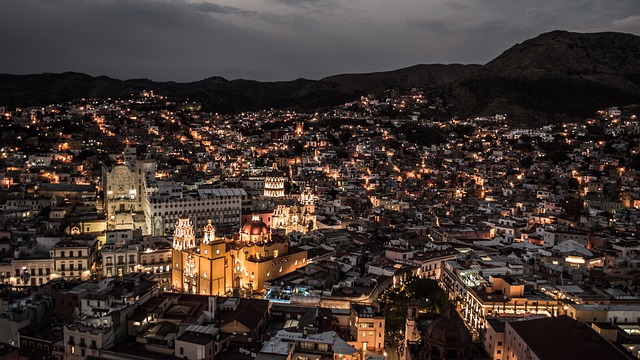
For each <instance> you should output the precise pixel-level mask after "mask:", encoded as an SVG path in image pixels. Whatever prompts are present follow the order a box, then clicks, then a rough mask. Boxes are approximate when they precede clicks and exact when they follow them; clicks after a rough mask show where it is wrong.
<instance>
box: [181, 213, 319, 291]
mask: <svg viewBox="0 0 640 360" xmlns="http://www.w3.org/2000/svg"><path fill="white" fill-rule="evenodd" d="M203 232H204V237H203V238H202V239H201V240H200V244H199V245H197V243H196V237H195V233H194V226H193V223H192V222H191V219H190V218H189V217H188V216H186V215H182V216H181V217H180V219H179V220H178V222H177V224H176V228H175V232H174V235H173V254H172V258H173V263H174V264H173V267H172V281H171V285H172V286H173V287H174V288H175V289H176V290H179V291H184V292H188V293H196V294H207V295H209V294H212V295H224V294H230V293H231V294H239V293H240V292H241V291H245V292H248V294H250V293H251V292H254V291H262V290H263V287H264V283H265V281H268V280H272V279H275V278H277V277H280V276H283V275H286V274H288V273H290V272H293V271H295V270H296V269H298V268H301V267H303V266H305V265H306V261H307V251H306V250H301V249H298V248H290V247H289V242H288V240H286V239H285V238H282V237H275V236H274V237H272V234H271V229H270V228H269V226H267V225H266V224H265V223H264V222H262V221H261V220H260V218H259V217H257V216H256V217H254V218H253V219H252V221H251V222H248V223H246V224H244V225H243V226H242V229H241V230H240V233H239V234H236V235H234V236H232V237H217V236H216V234H215V228H214V227H213V225H212V224H211V223H209V224H207V226H205V227H204V229H203Z"/></svg>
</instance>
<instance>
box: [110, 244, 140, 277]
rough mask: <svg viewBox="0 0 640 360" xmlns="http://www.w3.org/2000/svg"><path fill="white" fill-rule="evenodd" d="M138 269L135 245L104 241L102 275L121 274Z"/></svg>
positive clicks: (137, 252) (137, 270)
mask: <svg viewBox="0 0 640 360" xmlns="http://www.w3.org/2000/svg"><path fill="white" fill-rule="evenodd" d="M139 271H141V267H140V266H139V251H138V246H137V245H135V244H119V245H116V244H113V243H106V244H105V245H104V246H103V247H102V276H105V277H112V276H123V275H126V274H131V273H134V272H139Z"/></svg>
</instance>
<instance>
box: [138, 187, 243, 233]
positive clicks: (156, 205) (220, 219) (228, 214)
mask: <svg viewBox="0 0 640 360" xmlns="http://www.w3.org/2000/svg"><path fill="white" fill-rule="evenodd" d="M247 198H248V195H247V192H246V191H244V190H243V189H231V188H229V189H197V190H192V191H186V192H182V193H180V197H174V196H164V195H160V194H157V195H152V196H150V198H149V205H148V209H147V210H145V212H146V213H148V214H149V215H150V217H151V221H150V223H151V224H152V231H151V234H152V235H154V236H163V235H165V234H170V233H171V232H172V231H173V230H174V229H175V225H176V223H177V221H178V219H179V217H180V216H183V215H186V216H188V217H189V218H190V219H191V221H192V222H193V224H194V226H195V228H196V229H202V228H203V227H204V226H205V225H206V224H207V223H208V221H209V220H211V221H212V224H213V225H214V226H230V227H236V228H237V227H239V226H240V215H241V213H242V204H243V201H246V200H247Z"/></svg>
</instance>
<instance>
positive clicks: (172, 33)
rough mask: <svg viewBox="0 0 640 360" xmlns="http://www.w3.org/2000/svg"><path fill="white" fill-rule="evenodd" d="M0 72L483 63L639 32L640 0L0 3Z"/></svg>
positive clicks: (264, 76) (308, 73) (138, 72)
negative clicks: (532, 43) (526, 47)
mask: <svg viewBox="0 0 640 360" xmlns="http://www.w3.org/2000/svg"><path fill="white" fill-rule="evenodd" d="M0 14H2V20H0V44H1V46H2V49H3V51H2V56H0V73H10V74H27V73H42V72H64V71H77V72H85V73H88V74H90V75H107V76H111V77H116V78H119V79H129V78H150V79H153V80H159V81H165V80H174V81H195V80H201V79H203V78H207V77H210V76H223V77H225V78H228V79H236V78H246V79H255V80H265V81H272V80H292V79H295V78H299V77H304V78H309V79H319V78H322V77H325V76H329V75H334V74H339V73H348V72H349V73H353V72H356V73H360V72H373V71H385V70H393V69H397V68H402V67H406V66H411V65H415V64H421V63H423V64H424V63H427V64H428V63H465V64H468V63H476V64H484V63H486V62H487V61H489V60H491V59H493V58H494V57H496V56H498V55H499V54H500V53H501V52H502V51H504V50H506V49H507V48H509V47H511V46H512V45H514V44H515V43H517V42H522V41H524V40H526V39H528V38H531V37H535V36H537V35H539V34H540V33H543V32H547V31H550V30H556V29H563V30H571V31H580V32H594V31H621V32H627V33H633V34H636V35H640V2H639V1H638V0H615V1H611V0H563V1H558V0H540V1H537V0H529V1H521V0H262V1H259V0H206V1H184V0H172V1H170V0H1V1H0Z"/></svg>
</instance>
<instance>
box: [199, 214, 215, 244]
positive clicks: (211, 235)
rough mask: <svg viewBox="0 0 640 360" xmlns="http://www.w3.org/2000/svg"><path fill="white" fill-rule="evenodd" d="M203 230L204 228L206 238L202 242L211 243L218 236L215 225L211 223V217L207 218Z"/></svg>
mask: <svg viewBox="0 0 640 360" xmlns="http://www.w3.org/2000/svg"><path fill="white" fill-rule="evenodd" d="M203 230H204V239H202V242H203V243H205V244H209V243H211V242H213V241H214V240H215V236H216V228H214V227H213V225H211V219H208V220H207V225H205V227H204V229H203Z"/></svg>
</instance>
